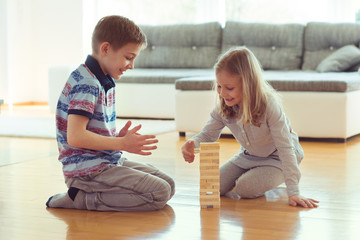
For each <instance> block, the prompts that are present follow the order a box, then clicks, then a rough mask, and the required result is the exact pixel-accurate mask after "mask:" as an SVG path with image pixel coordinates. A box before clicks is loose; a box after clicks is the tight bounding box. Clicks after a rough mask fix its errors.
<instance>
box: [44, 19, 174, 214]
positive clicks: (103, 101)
mask: <svg viewBox="0 0 360 240" xmlns="http://www.w3.org/2000/svg"><path fill="white" fill-rule="evenodd" d="M145 46H146V36H145V35H144V33H143V32H142V31H141V29H140V28H139V27H138V26H137V25H135V24H134V23H133V22H132V21H131V20H129V19H127V18H125V17H121V16H108V17H104V18H102V19H101V20H100V21H99V22H98V24H97V25H96V27H95V29H94V32H93V36H92V55H91V56H90V55H89V56H88V57H87V59H86V61H85V64H82V65H80V66H79V67H78V68H77V69H76V70H75V71H74V72H72V73H71V75H70V77H69V79H68V81H67V83H66V84H65V87H64V89H63V91H62V93H61V95H60V98H59V101H58V105H57V111H56V126H57V142H58V147H59V153H60V156H59V161H60V162H61V163H62V164H63V172H64V176H65V183H66V185H67V186H68V188H69V189H68V191H67V192H66V193H60V194H56V195H54V196H52V197H50V198H49V200H48V201H47V203H46V206H48V207H54V208H74V209H88V210H96V211H150V210H158V209H161V208H163V207H164V206H165V204H166V203H167V201H168V200H169V199H170V198H171V197H172V196H173V194H174V185H175V184H174V181H173V180H172V179H171V178H170V177H169V176H167V175H166V174H164V173H162V172H161V171H159V170H158V169H156V168H154V167H152V166H150V165H145V164H141V163H137V162H132V161H129V160H127V159H126V158H122V157H121V156H122V152H121V151H127V152H130V153H135V154H140V155H150V154H151V151H152V150H155V149H156V145H155V144H156V143H157V142H158V140H157V139H156V138H155V136H154V135H140V134H139V133H137V131H138V130H139V129H140V128H141V125H139V126H136V127H134V128H132V129H130V126H131V122H130V121H128V122H127V123H126V124H125V126H124V127H123V128H122V129H121V131H120V132H119V133H118V134H116V126H115V120H116V114H115V82H114V80H113V78H114V79H119V78H120V76H121V75H122V74H123V73H124V72H125V71H126V70H128V69H133V67H134V60H135V58H136V57H137V56H138V55H139V53H140V51H141V49H142V48H143V47H145Z"/></svg>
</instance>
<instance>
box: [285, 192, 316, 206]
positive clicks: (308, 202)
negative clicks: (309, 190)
mask: <svg viewBox="0 0 360 240" xmlns="http://www.w3.org/2000/svg"><path fill="white" fill-rule="evenodd" d="M317 203H319V201H317V200H314V199H311V198H305V197H303V196H300V195H293V196H291V197H289V205H290V206H293V207H296V206H301V207H304V208H316V207H318V205H317Z"/></svg>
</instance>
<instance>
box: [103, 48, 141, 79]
mask: <svg viewBox="0 0 360 240" xmlns="http://www.w3.org/2000/svg"><path fill="white" fill-rule="evenodd" d="M141 48H142V45H141V44H137V43H127V44H126V45H124V46H123V47H121V48H119V49H118V50H116V51H114V50H113V48H112V47H111V45H110V44H109V43H106V42H105V43H103V44H101V49H100V51H101V54H100V55H101V56H100V59H98V61H99V64H100V67H101V69H102V70H103V72H104V73H105V75H106V74H109V75H110V76H111V77H113V78H114V79H116V80H118V79H120V77H121V75H122V74H123V73H124V72H125V71H126V70H128V69H133V68H134V60H135V58H136V57H137V56H138V55H139V53H140V51H141Z"/></svg>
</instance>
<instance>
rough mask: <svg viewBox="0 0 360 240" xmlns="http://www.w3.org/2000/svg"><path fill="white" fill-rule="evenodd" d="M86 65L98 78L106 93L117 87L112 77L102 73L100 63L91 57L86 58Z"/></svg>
mask: <svg viewBox="0 0 360 240" xmlns="http://www.w3.org/2000/svg"><path fill="white" fill-rule="evenodd" d="M85 65H86V66H87V67H88V68H89V69H90V71H91V72H92V73H93V74H94V75H95V76H96V78H97V79H98V80H99V82H100V84H101V86H103V87H104V89H105V92H107V91H108V90H109V89H111V88H113V87H115V82H114V80H113V79H112V77H111V76H110V75H109V74H107V75H105V74H104V72H103V71H102V69H101V67H100V65H99V63H98V61H97V60H96V59H95V58H94V57H93V56H91V55H89V56H88V57H87V58H86V61H85Z"/></svg>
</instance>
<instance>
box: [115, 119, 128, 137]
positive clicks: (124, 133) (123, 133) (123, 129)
mask: <svg viewBox="0 0 360 240" xmlns="http://www.w3.org/2000/svg"><path fill="white" fill-rule="evenodd" d="M130 126H131V121H130V120H129V121H127V123H126V124H125V126H124V127H123V128H122V129H121V130H120V132H119V134H118V137H123V136H125V135H126V134H127V132H128V130H129V128H130Z"/></svg>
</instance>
